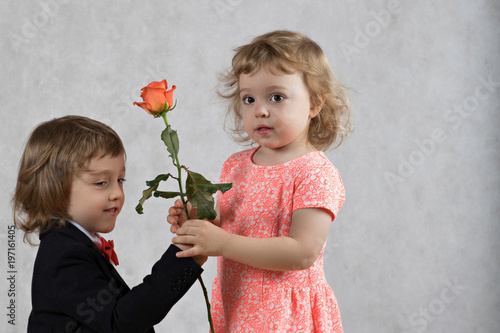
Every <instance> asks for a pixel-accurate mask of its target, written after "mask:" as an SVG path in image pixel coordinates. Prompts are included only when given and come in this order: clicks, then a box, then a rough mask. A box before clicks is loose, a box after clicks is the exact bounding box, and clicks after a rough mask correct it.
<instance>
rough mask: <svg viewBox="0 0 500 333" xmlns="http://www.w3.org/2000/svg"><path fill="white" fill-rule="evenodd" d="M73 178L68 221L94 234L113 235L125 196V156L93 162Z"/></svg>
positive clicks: (105, 157) (109, 157)
mask: <svg viewBox="0 0 500 333" xmlns="http://www.w3.org/2000/svg"><path fill="white" fill-rule="evenodd" d="M85 167H86V169H87V170H88V171H87V170H80V171H78V172H77V173H76V174H75V175H74V176H73V181H72V183H71V192H70V196H69V207H68V215H69V216H68V217H69V218H70V219H72V220H73V221H75V222H76V223H78V224H80V225H81V226H82V227H83V228H85V229H86V230H87V231H89V232H91V233H95V232H100V233H108V232H111V231H112V230H113V229H114V227H115V223H116V217H117V216H118V214H119V213H120V211H121V209H122V207H123V203H124V201H125V195H124V192H123V181H124V180H125V179H124V177H125V159H124V156H123V155H118V156H116V157H111V156H109V155H106V156H104V157H102V158H93V159H91V160H90V162H89V163H88V164H87V165H85Z"/></svg>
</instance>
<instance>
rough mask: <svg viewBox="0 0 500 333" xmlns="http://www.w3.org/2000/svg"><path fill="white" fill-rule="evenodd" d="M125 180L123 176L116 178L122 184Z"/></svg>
mask: <svg viewBox="0 0 500 333" xmlns="http://www.w3.org/2000/svg"><path fill="white" fill-rule="evenodd" d="M125 181H126V179H125V178H119V179H118V183H122V184H123V183H124V182H125Z"/></svg>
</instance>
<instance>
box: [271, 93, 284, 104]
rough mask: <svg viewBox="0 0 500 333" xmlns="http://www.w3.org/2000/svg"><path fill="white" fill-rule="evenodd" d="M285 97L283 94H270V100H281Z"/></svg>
mask: <svg viewBox="0 0 500 333" xmlns="http://www.w3.org/2000/svg"><path fill="white" fill-rule="evenodd" d="M284 99H285V97H284V96H283V95H279V94H274V95H272V96H271V102H281V101H282V100H284Z"/></svg>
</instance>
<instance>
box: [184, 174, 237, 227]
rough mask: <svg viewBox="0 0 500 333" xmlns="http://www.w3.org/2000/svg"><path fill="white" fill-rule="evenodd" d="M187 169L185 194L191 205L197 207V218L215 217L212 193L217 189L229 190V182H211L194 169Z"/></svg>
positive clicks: (211, 218)
mask: <svg viewBox="0 0 500 333" xmlns="http://www.w3.org/2000/svg"><path fill="white" fill-rule="evenodd" d="M186 171H187V174H188V176H187V179H186V195H187V197H188V201H189V202H190V203H191V205H193V207H197V208H198V218H199V219H205V218H206V219H209V220H213V219H215V218H216V217H217V213H216V212H215V209H214V207H215V201H214V198H213V194H214V193H215V192H217V191H222V192H223V193H224V192H226V191H227V190H229V189H230V188H231V187H232V185H231V184H212V183H211V182H210V181H208V180H207V179H206V178H205V177H203V176H202V175H201V174H199V173H196V172H194V171H189V170H186Z"/></svg>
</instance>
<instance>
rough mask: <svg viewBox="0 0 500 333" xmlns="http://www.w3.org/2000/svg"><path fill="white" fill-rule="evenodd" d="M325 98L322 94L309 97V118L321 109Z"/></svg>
mask: <svg viewBox="0 0 500 333" xmlns="http://www.w3.org/2000/svg"><path fill="white" fill-rule="evenodd" d="M323 105H325V98H324V97H323V96H316V97H315V98H314V97H311V109H310V110H309V118H311V119H312V118H314V117H316V116H317V115H318V113H319V112H320V111H321V109H323Z"/></svg>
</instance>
